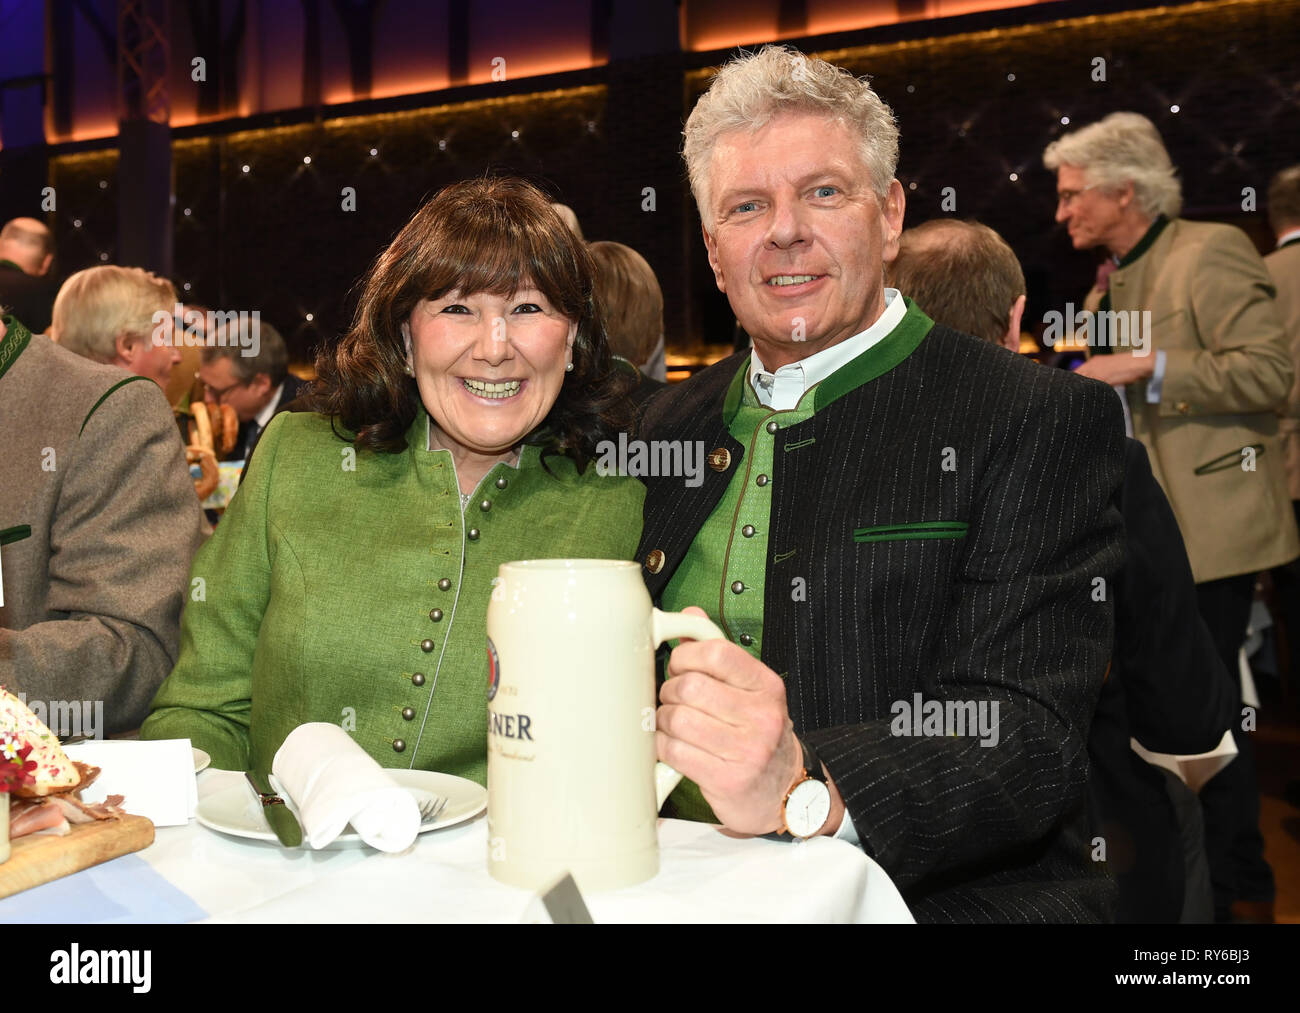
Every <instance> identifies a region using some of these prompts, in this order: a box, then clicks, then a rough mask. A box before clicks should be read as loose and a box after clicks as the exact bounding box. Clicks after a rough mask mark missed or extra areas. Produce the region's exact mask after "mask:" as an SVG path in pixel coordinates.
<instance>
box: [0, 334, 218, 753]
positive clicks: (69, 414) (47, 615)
mask: <svg viewBox="0 0 1300 1013" xmlns="http://www.w3.org/2000/svg"><path fill="white" fill-rule="evenodd" d="M140 381H147V378H146V377H139V376H133V375H131V374H129V373H127V372H126V371H125V370H122V369H118V368H116V367H114V366H105V365H101V364H99V363H94V362H91V361H89V360H87V359H84V358H82V357H81V356H79V355H75V354H73V353H72V352H69V351H67V350H66V349H63V348H60V347H59V346H58V345H57V344H55V343H54V342H52V341H51V340H50V339H49V338H47V337H44V336H41V335H36V336H33V335H32V334H31V333H30V332H29V331H28V330H27V328H26V327H24V326H23V325H22V324H21V323H20V322H18V321H17V320H16V319H15V318H13V317H11V316H8V317H2V318H0V433H3V434H4V451H3V454H0V683H3V684H4V685H5V687H6V688H7V689H9V690H10V691H11V692H14V693H22V694H25V696H26V697H27V699H28V702H29V704H31V702H33V701H37V702H40V703H41V704H43V705H44V706H45V708H47V713H48V714H50V715H55V714H65V715H66V714H68V713H69V712H70V711H69V708H72V709H73V710H76V709H77V708H78V706H80V707H81V708H83V709H89V711H90V713H92V714H93V713H95V708H96V707H97V705H102V714H103V724H104V727H102V728H100V727H94V728H85V727H83V728H82V729H81V731H82V733H86V732H91V733H93V734H104V733H107V732H119V731H125V730H128V729H132V728H138V727H139V725H140V722H141V721H142V720H143V719H144V716H145V714H147V713H148V710H149V701H150V700H151V699H152V698H153V695H154V692H155V691H156V690H157V689H158V687H159V685H161V684H162V681H163V679H164V678H165V677H166V676H167V674H168V673H169V672H170V671H171V668H172V665H173V664H174V662H175V660H176V653H177V649H178V647H179V640H180V615H181V607H182V606H183V604H184V602H185V600H186V595H187V591H188V585H187V581H188V577H189V569H190V558H191V557H192V556H193V554H194V552H195V550H196V549H197V548H198V545H199V504H198V500H197V498H196V497H195V495H194V487H193V485H192V484H191V482H190V480H189V476H188V470H187V469H186V466H185V456H184V451H183V448H182V446H181V443H180V440H179V438H178V436H177V433H176V426H175V423H173V421H172V416H171V412H170V411H169V409H168V407H167V402H166V400H165V399H164V398H163V395H162V392H161V391H160V390H159V389H158V386H157V384H154V383H151V382H140ZM203 591H204V589H196V590H195V591H194V592H193V593H194V594H196V595H198V594H201V593H203ZM33 709H37V708H33ZM37 712H38V713H39V709H37ZM78 712H79V711H78ZM52 730H53V731H54V732H55V733H56V734H57V733H60V732H62V733H63V734H68V733H69V732H70V731H73V730H75V729H70V728H67V727H55V728H52Z"/></svg>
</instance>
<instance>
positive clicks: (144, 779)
mask: <svg viewBox="0 0 1300 1013" xmlns="http://www.w3.org/2000/svg"><path fill="white" fill-rule="evenodd" d="M63 751H64V752H65V753H67V754H68V759H70V760H80V761H81V762H82V763H87V764H90V765H91V766H92V767H99V768H100V772H99V777H98V778H96V779H95V783H94V784H92V785H91V786H90V787H89V788H86V789H85V790H84V791H82V793H81V800H82V801H83V802H88V803H90V804H92V805H93V804H95V803H98V802H103V801H104V799H106V798H108V796H109V795H122V796H125V798H126V801H125V802H123V803H122V808H123V810H125V811H126V812H129V813H131V814H133V815H135V816H147V817H148V818H149V819H150V820H151V821H152V822H153V824H154V826H157V827H183V826H185V824H186V823H188V822H189V818H190V817H191V816H193V815H194V810H195V808H196V807H197V806H198V804H199V790H198V787H197V785H196V784H195V781H194V750H193V749H191V748H190V740H189V739H157V740H153V741H149V742H141V741H137V740H134V739H92V740H89V741H87V742H78V743H75V744H73V745H70V746H65V747H64V749H63Z"/></svg>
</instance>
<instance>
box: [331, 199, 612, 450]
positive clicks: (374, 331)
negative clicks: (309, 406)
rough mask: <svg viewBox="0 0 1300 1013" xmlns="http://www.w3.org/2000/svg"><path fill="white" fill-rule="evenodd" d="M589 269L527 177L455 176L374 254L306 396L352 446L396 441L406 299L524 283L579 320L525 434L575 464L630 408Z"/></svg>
mask: <svg viewBox="0 0 1300 1013" xmlns="http://www.w3.org/2000/svg"><path fill="white" fill-rule="evenodd" d="M593 274H594V268H593V265H592V261H591V256H590V254H589V253H588V252H587V249H586V247H585V245H584V244H583V243H582V241H581V240H579V239H578V238H577V237H576V236H575V235H574V234H573V233H572V232H571V231H570V230H569V228H568V226H566V225H565V224H564V222H563V220H561V218H560V216H559V214H558V213H557V212H556V211H555V209H554V208H552V207H551V205H550V202H549V201H548V200H547V198H546V196H545V195H544V194H543V193H542V192H541V191H540V190H538V189H537V188H536V187H535V186H533V185H532V184H530V183H527V182H525V181H524V180H520V179H511V178H483V179H473V180H466V181H463V182H460V183H453V184H451V185H450V186H448V187H445V188H444V189H442V190H440V191H439V192H438V194H437V195H436V196H435V197H434V198H433V199H432V200H430V201H429V202H428V203H426V204H425V205H424V206H423V207H421V208H420V210H419V211H417V212H416V213H415V216H414V217H413V218H412V219H411V220H410V221H409V222H408V223H407V224H406V226H405V227H404V228H403V229H402V230H401V231H400V232H399V233H398V234H397V237H396V238H395V239H394V240H393V241H392V243H391V244H390V245H389V246H388V248H387V249H386V250H384V252H383V253H381V254H380V255H379V257H378V259H377V260H376V261H375V264H374V266H373V267H372V268H371V269H370V273H369V274H368V275H367V276H366V278H365V281H364V282H363V285H362V291H361V299H360V302H359V303H358V305H357V310H356V315H355V317H354V318H353V322H352V327H351V329H350V330H349V331H348V332H347V333H346V334H345V335H344V336H343V337H342V339H340V341H339V342H338V344H337V345H335V346H334V347H333V348H327V349H324V350H322V351H321V352H320V354H319V355H318V356H317V358H316V375H317V381H316V386H315V388H314V391H313V407H314V408H315V409H316V410H317V411H319V412H321V413H323V414H326V415H329V416H331V418H332V419H333V420H334V421H335V422H336V423H338V424H341V425H342V426H343V427H344V428H345V429H346V430H347V431H348V432H350V433H355V434H356V436H355V438H354V440H353V442H355V443H356V445H357V447H359V448H368V449H371V450H377V451H387V452H392V453H396V452H399V451H402V450H405V449H406V432H407V430H408V429H409V428H410V426H411V423H412V422H413V421H415V417H416V415H417V414H418V412H419V405H420V392H419V390H418V388H417V387H416V385H415V379H414V378H413V377H411V376H408V375H407V374H406V372H405V366H406V355H405V346H404V343H403V340H402V333H401V325H402V324H403V323H405V322H406V321H407V320H409V319H410V316H411V312H412V310H414V309H415V306H416V304H417V303H419V302H420V301H421V300H422V299H439V298H441V297H442V296H444V295H445V294H446V293H447V292H450V291H452V290H453V289H455V290H458V291H459V292H461V293H462V294H464V295H472V294H474V293H477V292H490V293H492V294H493V295H502V296H510V295H513V294H514V293H515V292H517V291H519V290H520V289H521V288H524V287H526V286H528V285H532V286H535V287H536V288H538V289H539V290H541V292H542V293H543V294H544V295H545V296H546V298H547V299H548V300H549V301H550V303H551V305H552V306H554V307H555V308H556V309H557V310H558V311H559V312H560V313H562V314H563V315H564V316H566V317H567V318H568V319H569V320H572V321H576V322H577V335H576V337H575V339H574V342H573V371H572V372H571V373H566V374H565V378H564V385H563V386H562V387H561V388H560V394H559V397H557V398H556V401H555V404H554V405H552V407H551V410H550V412H549V413H548V414H547V416H546V418H545V419H544V420H543V422H542V424H541V425H540V426H539V427H538V428H537V429H536V430H534V431H533V432H532V433H530V434H528V436H526V437H525V438H524V442H526V443H536V444H541V445H542V446H543V447H544V448H545V450H544V451H543V457H545V456H546V455H547V454H550V453H560V454H566V455H568V456H569V457H572V458H573V459H574V460H575V462H576V463H577V465H578V470H579V471H582V470H584V469H585V468H586V465H587V462H588V461H590V460H591V459H592V458H593V457H595V455H596V446H597V444H598V443H600V442H601V441H602V440H607V439H612V438H614V435H615V434H616V433H617V432H618V430H619V429H620V428H623V427H624V426H625V425H626V423H627V412H628V409H627V407H626V405H627V400H626V397H625V396H624V395H625V393H626V389H625V388H626V386H627V385H626V382H625V381H624V380H623V379H622V377H621V374H619V373H617V372H615V371H614V370H613V369H612V368H611V360H610V354H609V345H608V343H607V341H606V337H605V329H604V325H603V323H602V321H601V317H600V313H599V311H598V310H597V307H596V302H595V296H594V291H593V282H592V278H593ZM335 431H336V432H337V428H336V430H335ZM340 435H341V436H342V434H340ZM343 438H345V439H346V438H347V437H343Z"/></svg>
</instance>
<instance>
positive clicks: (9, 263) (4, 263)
mask: <svg viewBox="0 0 1300 1013" xmlns="http://www.w3.org/2000/svg"><path fill="white" fill-rule="evenodd" d="M0 267H12V268H13V269H14V270H15V271H23V269H22V268H21V267H19V266H18V265H17V264H15V263H14V262H13V261H12V260H0ZM26 273H27V272H26V271H23V274H26Z"/></svg>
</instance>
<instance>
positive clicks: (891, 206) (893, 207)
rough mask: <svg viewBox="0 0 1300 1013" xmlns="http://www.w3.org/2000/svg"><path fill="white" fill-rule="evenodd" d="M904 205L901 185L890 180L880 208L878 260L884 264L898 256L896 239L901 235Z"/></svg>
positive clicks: (905, 203) (905, 201) (904, 200)
mask: <svg viewBox="0 0 1300 1013" xmlns="http://www.w3.org/2000/svg"><path fill="white" fill-rule="evenodd" d="M906 205H907V200H906V198H905V197H904V196H903V184H902V183H900V182H899V181H898V180H896V179H895V180H892V181H891V182H890V184H889V191H888V193H886V194H885V199H884V201H883V203H882V204H881V208H880V227H881V230H882V234H881V247H880V259H881V261H882V262H884V263H886V264H888V263H890V262H891V261H892V260H893V259H894V258H895V257H897V256H898V239H899V237H900V236H901V235H902V234H903V212H904V210H905V209H906Z"/></svg>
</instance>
